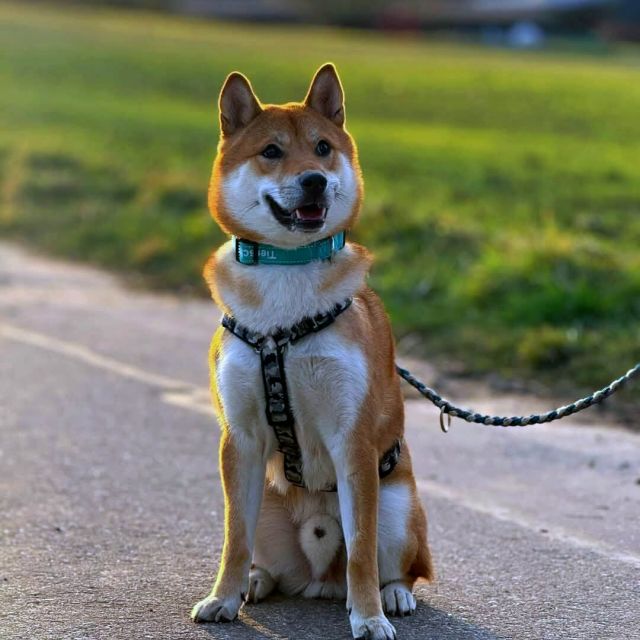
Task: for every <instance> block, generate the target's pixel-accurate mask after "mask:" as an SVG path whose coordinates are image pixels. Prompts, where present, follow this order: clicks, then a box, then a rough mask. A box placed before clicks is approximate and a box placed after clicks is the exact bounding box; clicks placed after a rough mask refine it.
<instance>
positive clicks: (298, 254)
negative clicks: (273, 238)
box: [233, 231, 347, 264]
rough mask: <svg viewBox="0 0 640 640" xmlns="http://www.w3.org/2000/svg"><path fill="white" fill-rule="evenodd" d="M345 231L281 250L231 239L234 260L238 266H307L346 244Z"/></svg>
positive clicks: (329, 256)
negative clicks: (234, 255) (233, 247)
mask: <svg viewBox="0 0 640 640" xmlns="http://www.w3.org/2000/svg"><path fill="white" fill-rule="evenodd" d="M346 239H347V233H346V231H340V232H338V233H336V234H335V235H334V236H329V237H328V238H323V239H322V240H316V242H312V243H311V244H305V245H304V246H302V247H296V248H295V249H283V248H282V247H274V246H272V245H270V244H260V243H258V242H252V241H251V240H243V239H242V238H236V237H235V236H234V237H233V242H234V244H235V250H236V260H237V261H238V262H239V263H240V264H308V263H309V262H313V261H314V260H328V259H329V258H331V257H332V256H333V255H334V254H335V253H337V252H338V251H340V249H342V248H343V247H344V245H345V243H346Z"/></svg>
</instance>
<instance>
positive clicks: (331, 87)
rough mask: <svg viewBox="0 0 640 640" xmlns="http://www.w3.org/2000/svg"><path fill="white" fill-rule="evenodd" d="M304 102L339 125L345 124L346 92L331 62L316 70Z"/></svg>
mask: <svg viewBox="0 0 640 640" xmlns="http://www.w3.org/2000/svg"><path fill="white" fill-rule="evenodd" d="M304 103H305V104H306V105H307V107H311V108H312V109H314V110H315V111H317V112H319V113H321V114H322V115H323V116H324V117H325V118H329V120H331V122H333V123H334V124H336V125H338V126H339V127H342V126H343V125H344V92H343V91H342V84H341V83H340V78H339V77H338V72H337V71H336V68H335V67H334V66H333V65H332V64H331V63H330V62H328V63H327V64H325V65H323V66H322V67H320V68H319V69H318V70H317V71H316V75H315V76H313V80H312V81H311V86H310V87H309V91H308V92H307V97H306V98H305V99H304Z"/></svg>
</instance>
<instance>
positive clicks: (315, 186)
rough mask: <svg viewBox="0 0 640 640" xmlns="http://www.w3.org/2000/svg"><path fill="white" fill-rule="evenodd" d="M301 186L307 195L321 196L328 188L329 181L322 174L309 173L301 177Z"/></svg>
mask: <svg viewBox="0 0 640 640" xmlns="http://www.w3.org/2000/svg"><path fill="white" fill-rule="evenodd" d="M300 186H301V187H302V188H303V189H304V190H305V191H306V192H307V193H309V194H311V195H314V196H319V195H320V194H321V193H322V192H323V191H324V190H325V189H326V187H327V179H326V178H325V177H324V176H323V175H322V174H321V173H315V172H313V171H307V172H306V173H303V174H302V175H301V176H300Z"/></svg>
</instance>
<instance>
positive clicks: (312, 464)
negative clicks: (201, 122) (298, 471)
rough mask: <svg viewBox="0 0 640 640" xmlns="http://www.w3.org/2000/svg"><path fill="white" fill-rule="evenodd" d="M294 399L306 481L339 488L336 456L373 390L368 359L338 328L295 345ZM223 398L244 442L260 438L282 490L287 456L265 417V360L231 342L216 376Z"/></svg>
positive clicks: (289, 358)
mask: <svg viewBox="0 0 640 640" xmlns="http://www.w3.org/2000/svg"><path fill="white" fill-rule="evenodd" d="M284 361H285V371H286V377H287V387H288V391H289V399H290V402H291V407H292V410H293V414H294V417H295V430H296V436H297V438H298V442H299V444H300V449H301V451H302V459H303V474H304V481H305V484H306V485H307V487H308V488H309V489H311V490H321V489H324V488H326V487H328V486H331V485H333V484H335V472H334V468H333V463H332V460H331V451H332V450H333V451H336V450H340V449H342V448H344V446H345V443H346V440H347V439H348V437H349V434H350V433H351V432H352V430H353V428H354V426H355V423H356V421H357V419H358V415H359V413H360V408H361V406H362V403H363V401H364V398H365V396H366V393H367V389H368V372H367V364H366V359H365V356H364V354H363V352H362V350H361V349H360V348H359V346H358V345H356V344H354V343H352V342H348V341H347V340H345V339H344V338H343V337H341V336H340V334H338V333H337V331H335V329H334V328H333V327H330V328H328V329H325V330H324V331H322V332H321V333H318V334H316V335H312V336H309V337H307V338H305V339H304V340H302V341H301V342H300V343H298V344H295V345H290V346H289V347H288V349H287V351H286V353H285V358H284ZM216 376H217V381H218V389H219V393H220V399H221V401H222V406H223V408H224V412H225V417H226V420H227V423H228V426H229V428H230V429H231V430H233V431H234V432H236V433H238V435H239V436H240V438H239V440H240V441H243V440H245V438H251V439H257V441H258V442H260V443H261V444H262V445H263V447H264V448H263V451H264V452H265V455H266V456H267V458H268V459H269V465H268V469H267V475H268V478H269V480H270V481H271V482H272V483H273V484H274V485H275V486H276V487H277V488H278V489H279V490H282V491H286V489H287V487H288V482H287V481H286V479H285V478H284V471H283V465H282V454H280V453H278V452H277V451H276V449H277V442H276V439H275V436H274V434H273V428H272V427H271V426H270V425H269V424H268V423H267V420H266V417H265V398H264V391H263V386H262V374H261V371H260V358H259V356H258V355H257V354H256V353H255V352H253V351H252V350H251V349H250V348H249V347H248V346H247V345H245V344H244V343H242V342H241V341H240V340H237V339H235V338H231V339H230V340H229V341H228V343H227V345H225V349H224V352H223V355H222V358H221V360H220V362H219V364H218V369H217V372H216Z"/></svg>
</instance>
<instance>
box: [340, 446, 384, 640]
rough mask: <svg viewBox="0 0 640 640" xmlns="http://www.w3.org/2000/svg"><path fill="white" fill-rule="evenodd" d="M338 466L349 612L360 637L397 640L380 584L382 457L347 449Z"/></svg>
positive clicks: (362, 449)
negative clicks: (383, 606) (382, 597)
mask: <svg viewBox="0 0 640 640" xmlns="http://www.w3.org/2000/svg"><path fill="white" fill-rule="evenodd" d="M340 449H341V450H340V451H339V452H337V453H336V456H335V457H334V463H335V468H336V479H337V483H338V500H339V502H340V517H341V519H342V528H343V532H344V540H345V544H346V548H347V592H348V596H347V609H348V610H349V621H350V622H351V631H352V633H353V637H354V638H366V639H367V640H393V639H394V638H395V637H396V632H395V629H394V628H393V626H392V625H391V623H390V622H389V621H388V620H387V618H386V617H385V615H384V613H383V612H382V603H381V600H380V587H379V583H378V542H377V531H378V491H379V479H378V456H377V452H376V451H375V449H373V448H371V447H369V446H364V447H363V446H360V447H354V446H351V447H349V446H347V447H344V448H340Z"/></svg>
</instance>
